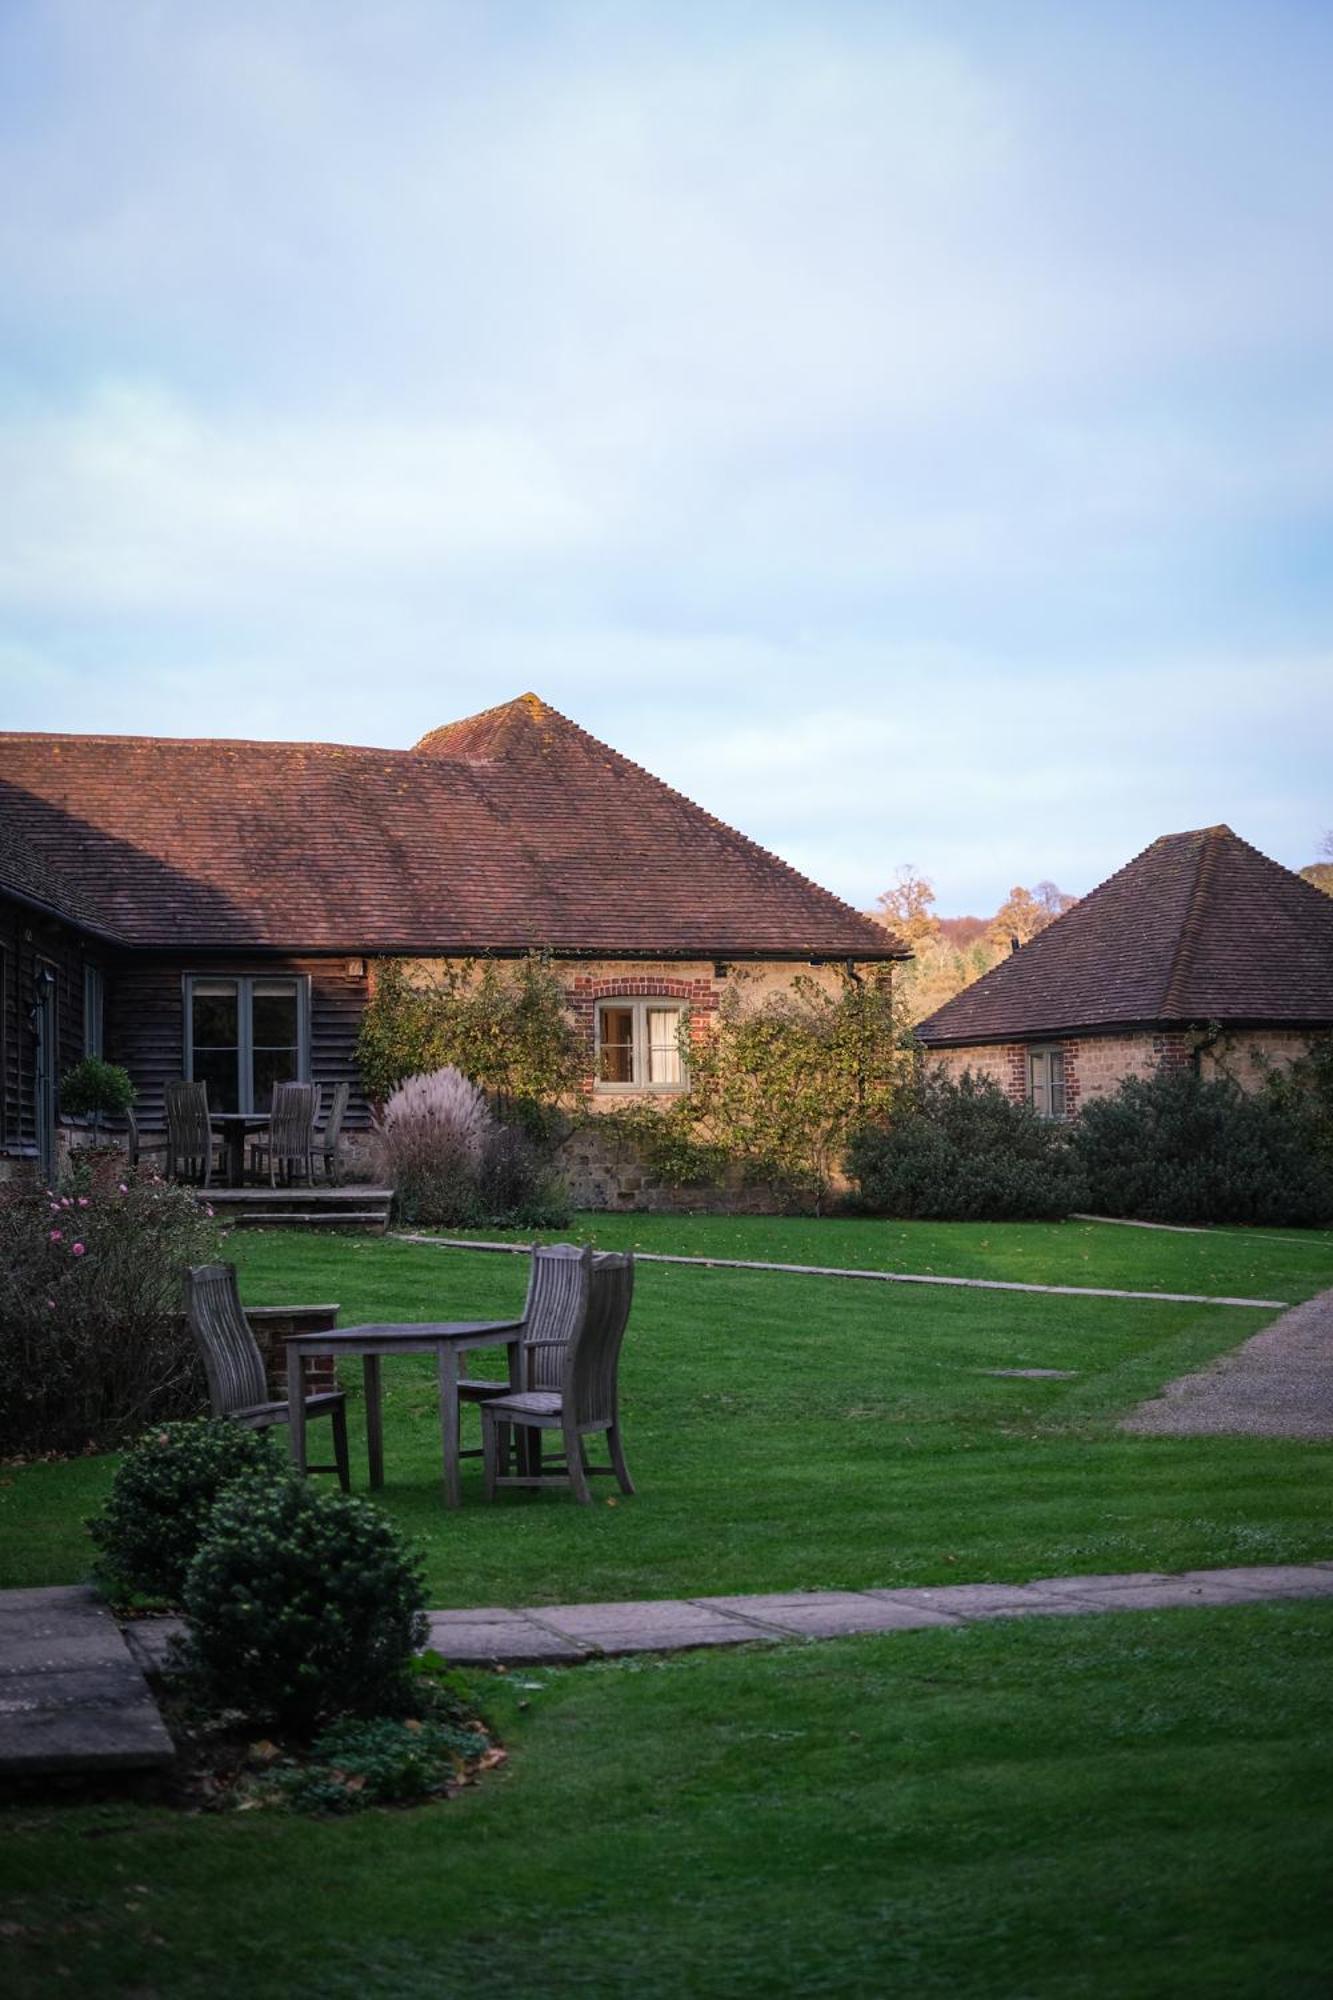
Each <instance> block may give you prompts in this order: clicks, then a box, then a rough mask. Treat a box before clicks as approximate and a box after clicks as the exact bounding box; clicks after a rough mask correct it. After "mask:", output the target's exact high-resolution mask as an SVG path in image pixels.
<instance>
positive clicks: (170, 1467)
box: [88, 1417, 285, 1604]
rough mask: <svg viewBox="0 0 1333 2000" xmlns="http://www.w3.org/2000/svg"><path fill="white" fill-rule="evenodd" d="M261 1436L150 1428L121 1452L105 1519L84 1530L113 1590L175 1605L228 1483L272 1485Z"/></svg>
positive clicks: (227, 1426)
mask: <svg viewBox="0 0 1333 2000" xmlns="http://www.w3.org/2000/svg"><path fill="white" fill-rule="evenodd" d="M284 1469H285V1468H284V1460H283V1459H282V1457H281V1456H280V1455H279V1454H278V1453H277V1452H276V1450H275V1449H274V1446H273V1444H272V1443H271V1441H270V1439H269V1437H268V1436H267V1434H266V1433H265V1432H263V1431H249V1430H246V1429H245V1428H244V1427H243V1426H242V1425H240V1424H238V1423H233V1422H232V1421H231V1420H230V1418H227V1417H198V1418H193V1419H190V1420H189V1421H187V1422H184V1423H171V1424H155V1425H154V1426H153V1428H152V1429H151V1430H150V1431H145V1433H144V1435H143V1436H142V1437H141V1438H139V1440H138V1441H137V1443H135V1444H134V1445H132V1446H131V1447H130V1449H129V1451H127V1452H126V1454H125V1456H124V1458H123V1459H122V1460H121V1462H120V1464H119V1466H118V1467H117V1468H116V1475H115V1478H114V1479H113V1481H112V1483H111V1492H110V1495H109V1497H108V1499H107V1503H106V1507H105V1509H104V1511H103V1512H102V1513H101V1514H100V1515H99V1516H98V1517H97V1519H96V1520H93V1521H90V1522H89V1523H88V1530H89V1533H90V1534H91V1535H92V1538H93V1541H94V1542H95V1543H96V1545H97V1548H98V1550H99V1551H100V1562H99V1565H98V1566H99V1568H100V1569H101V1571H102V1572H103V1574H104V1575H105V1577H106V1579H107V1581H108V1583H109V1584H110V1585H111V1586H112V1588H113V1589H116V1590H119V1591H141V1592H142V1593H143V1594H144V1595H145V1596H147V1597H163V1598H166V1599H167V1600H168V1601H169V1602H170V1603H173V1604H175V1603H178V1602H179V1600H180V1595H181V1592H182V1590H183V1589H184V1587H185V1572H186V1571H187V1570H188V1568H189V1567H190V1564H191V1563H192V1562H193V1560H194V1557H195V1552H196V1551H197V1549H198V1547H199V1544H200V1542H201V1541H202V1540H203V1536H204V1529H205V1527H206V1526H207V1523H208V1517H209V1515H210V1514H211V1513H212V1511H213V1506H214V1503H215V1502H216V1500H217V1498H218V1495H219V1494H220V1493H222V1492H223V1491H224V1490H225V1489H226V1487H228V1486H229V1485H230V1484H231V1483H232V1481H233V1480H236V1479H239V1478H242V1477H245V1476H249V1477H253V1476H254V1475H255V1474H267V1475H268V1476H270V1477H273V1478H277V1477H278V1476H279V1475H280V1474H281V1473H282V1472H283V1470H284Z"/></svg>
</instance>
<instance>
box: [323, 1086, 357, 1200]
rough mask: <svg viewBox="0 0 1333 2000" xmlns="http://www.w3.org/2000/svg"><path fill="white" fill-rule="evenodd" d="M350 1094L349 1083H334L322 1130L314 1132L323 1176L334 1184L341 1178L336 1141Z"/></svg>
mask: <svg viewBox="0 0 1333 2000" xmlns="http://www.w3.org/2000/svg"><path fill="white" fill-rule="evenodd" d="M351 1094H352V1086H351V1084H350V1083H347V1082H343V1083H339V1084H335V1085H334V1090H333V1102H332V1103H331V1104H330V1106H329V1115H328V1117H327V1118H326V1119H325V1121H324V1129H323V1131H322V1132H318V1133H316V1135H315V1136H316V1138H317V1139H318V1140H319V1142H320V1154H321V1157H322V1159H323V1161H324V1178H325V1180H326V1181H332V1182H333V1183H334V1184H335V1186H336V1185H337V1184H338V1182H340V1181H341V1180H342V1169H341V1167H340V1166H339V1164H338V1141H339V1139H340V1138H341V1136H342V1129H343V1119H344V1118H345V1117H346V1116H347V1100H348V1098H349V1097H350V1096H351Z"/></svg>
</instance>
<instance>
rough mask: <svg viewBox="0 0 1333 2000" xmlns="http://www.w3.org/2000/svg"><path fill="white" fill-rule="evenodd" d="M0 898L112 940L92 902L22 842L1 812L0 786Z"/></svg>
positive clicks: (0, 795) (7, 815)
mask: <svg viewBox="0 0 1333 2000" xmlns="http://www.w3.org/2000/svg"><path fill="white" fill-rule="evenodd" d="M0 896H13V897H16V898H17V900H18V901H19V902H21V903H25V904H27V905H28V906H29V907H31V908H33V909H38V910H46V911H49V912H50V913H51V915H52V916H56V917H60V918H62V919H63V920H64V922H66V923H68V924H71V925H72V926H73V927H74V928H75V929H77V930H82V931H91V932H93V933H94V934H95V935H96V936H98V937H107V938H112V939H113V941H115V942H120V940H119V939H115V938H114V933H112V932H111V931H110V930H109V929H108V927H107V925H106V922H105V917H104V914H102V913H99V911H98V910H97V908H96V907H95V905H94V902H93V899H92V898H91V897H90V896H88V895H87V894H85V893H84V892H83V891H82V890H81V889H80V887H79V885H78V884H77V883H75V882H72V881H70V880H69V879H68V878H67V877H66V876H65V875H63V874H62V873H61V871H60V870H59V869H58V868H56V867H55V866H54V864H53V863H52V862H51V861H50V860H48V859H47V858H46V857H45V856H44V855H43V854H41V853H40V852H39V851H38V849H37V848H35V847H34V846H33V845H32V843H31V841H28V840H25V839H24V837H23V835H22V834H21V833H20V832H19V830H18V827H17V826H16V825H15V824H14V821H13V817H12V815H11V814H10V813H9V812H7V811H6V809H5V798H4V787H3V786H0Z"/></svg>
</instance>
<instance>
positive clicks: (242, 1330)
mask: <svg viewBox="0 0 1333 2000" xmlns="http://www.w3.org/2000/svg"><path fill="white" fill-rule="evenodd" d="M185 1308H186V1312H187V1313H188V1315H189V1320H190V1331H191V1332H192V1333H193V1335H194V1337H195V1340H196V1341H197V1342H198V1344H199V1349H200V1352H201V1353H202V1355H203V1357H204V1373H205V1374H206V1375H207V1377H208V1400H209V1404H210V1406H211V1408H212V1411H213V1415H214V1416H215V1417H231V1418H232V1419H234V1421H235V1422H236V1423H238V1424H244V1425H245V1427H246V1429H247V1430H252V1431H263V1430H271V1429H272V1428H273V1426H274V1425H276V1424H285V1423H286V1422H287V1421H288V1417H289V1414H290V1413H289V1411H288V1408H287V1405H286V1403H285V1402H284V1403H277V1402H274V1400H273V1398H272V1397H271V1396H270V1395H269V1392H268V1378H267V1376H266V1373H265V1370H264V1357H263V1355H262V1354H261V1353H260V1352H259V1347H258V1344H257V1342H256V1340H255V1337H254V1334H253V1333H252V1332H251V1331H250V1327H249V1325H248V1323H247V1321H246V1317H245V1313H244V1312H243V1310H242V1308H241V1295H240V1293H239V1291H238V1290H237V1288H236V1266H235V1265H234V1264H196V1265H195V1266H194V1267H193V1269H191V1270H190V1271H188V1272H187V1273H186V1277H185ZM305 1413H306V1416H307V1418H309V1417H329V1418H330V1419H331V1420H332V1425H333V1457H334V1463H333V1464H332V1465H310V1466H307V1467H306V1470H307V1471H308V1472H336V1473H337V1475H338V1483H339V1484H340V1486H341V1487H342V1490H343V1492H344V1493H348V1492H350V1491H351V1486H352V1478H351V1462H350V1460H349V1458H348V1452H347V1403H346V1398H345V1396H344V1393H343V1391H342V1390H341V1389H321V1390H317V1391H315V1392H314V1393H313V1394H311V1395H309V1396H307V1397H306V1399H305Z"/></svg>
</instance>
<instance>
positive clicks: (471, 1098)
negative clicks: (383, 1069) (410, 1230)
mask: <svg viewBox="0 0 1333 2000" xmlns="http://www.w3.org/2000/svg"><path fill="white" fill-rule="evenodd" d="M494 1131H495V1120H494V1119H493V1118H492V1116H491V1113H490V1111H489V1109H488V1108H487V1104H486V1099H485V1097H484V1096H483V1095H482V1093H481V1091H480V1090H479V1089H478V1088H477V1086H476V1084H475V1083H473V1082H471V1081H470V1080H469V1079H468V1078H467V1077H465V1076H464V1075H463V1073H462V1071H461V1070H458V1069H455V1068H454V1067H453V1065H452V1064H447V1065H446V1066H445V1068H443V1069H437V1070H432V1071H431V1072H430V1073H429V1074H428V1075H425V1076H410V1077H408V1079H407V1081H406V1082H405V1083H403V1084H400V1085H399V1087H398V1089H397V1090H395V1091H394V1093H393V1095H392V1096H391V1097H390V1098H389V1100H388V1102H387V1104H386V1105H385V1106H384V1110H383V1112H382V1113H381V1115H380V1117H379V1119H378V1120H377V1122H376V1127H375V1145H376V1152H377V1155H378V1161H379V1166H380V1170H381V1172H382V1173H383V1174H384V1175H385V1177H386V1178H387V1180H388V1182H389V1184H390V1186H391V1187H392V1188H393V1191H394V1195H395V1199H396V1203H397V1208H398V1213H399V1216H400V1217H401V1219H403V1220H404V1221H408V1222H428V1221H429V1222H446V1223H454V1224H458V1223H465V1222H471V1221H475V1220H478V1219H479V1218H480V1213H481V1207H482V1201H481V1169H482V1163H483V1160H484V1159H485V1157H486V1153H487V1149H488V1147H489V1145H490V1143H491V1140H492V1136H493V1134H494Z"/></svg>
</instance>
